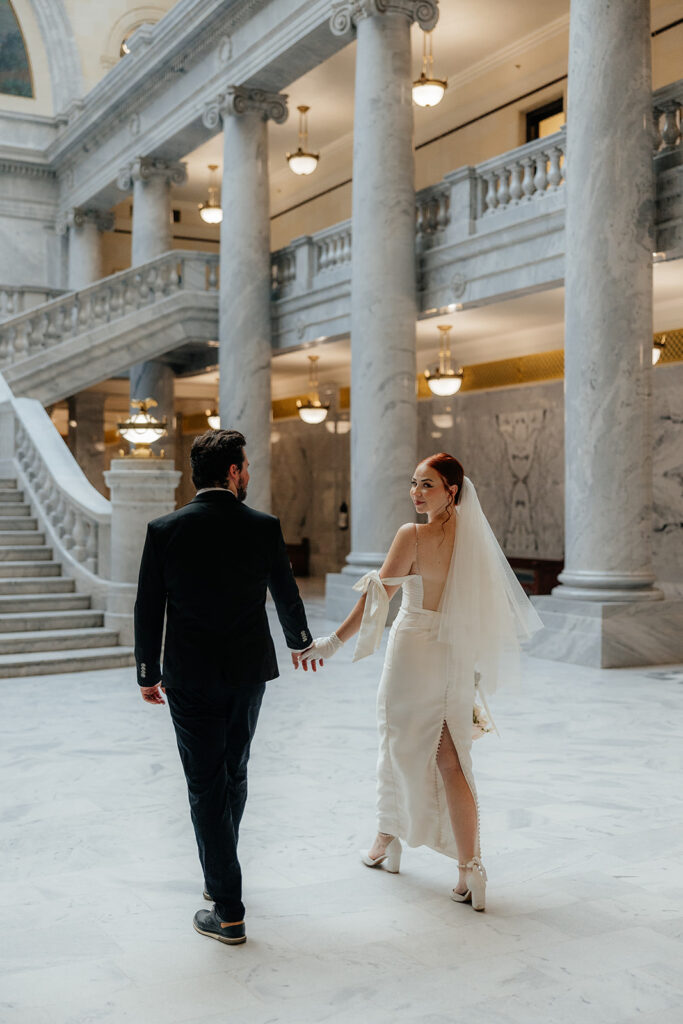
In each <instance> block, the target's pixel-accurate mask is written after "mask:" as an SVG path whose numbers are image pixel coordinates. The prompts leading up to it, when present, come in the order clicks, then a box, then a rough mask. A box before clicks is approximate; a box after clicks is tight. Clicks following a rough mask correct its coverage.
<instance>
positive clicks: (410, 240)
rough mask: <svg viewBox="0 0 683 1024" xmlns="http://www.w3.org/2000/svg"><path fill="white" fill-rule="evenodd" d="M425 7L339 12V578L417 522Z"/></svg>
mask: <svg viewBox="0 0 683 1024" xmlns="http://www.w3.org/2000/svg"><path fill="white" fill-rule="evenodd" d="M437 18H438V6H437V3H436V2H433V0H422V2H409V0H382V2H381V3H380V2H378V0H353V2H349V3H346V2H345V3H341V4H335V5H334V10H333V15H332V19H331V27H332V30H333V31H334V32H337V33H339V34H342V33H345V32H348V31H349V29H350V27H351V26H352V25H355V27H356V32H357V50H356V85H355V111H354V146H353V206H352V232H353V241H352V269H351V553H350V554H349V556H348V559H347V562H348V565H347V567H346V570H345V571H346V572H348V573H349V574H354V575H357V574H358V573H360V572H361V571H362V570H364V569H365V568H367V567H376V566H378V565H380V564H381V562H382V561H383V559H384V556H385V554H386V552H387V550H388V548H389V545H390V543H391V541H392V539H393V536H394V534H395V532H396V530H397V528H398V527H399V526H400V525H401V524H402V523H404V522H405V521H406V520H409V519H411V518H412V516H413V511H412V507H411V505H410V502H409V497H408V488H409V481H410V475H411V473H412V471H413V468H414V465H415V459H416V444H417V394H416V372H417V367H416V349H415V324H416V320H417V308H416V296H415V290H416V274H415V185H414V167H413V102H412V89H411V82H412V73H411V52H410V27H411V23H412V22H413V20H417V21H419V23H420V25H421V27H422V28H424V29H429V28H432V27H433V26H434V24H435V23H436V20H437Z"/></svg>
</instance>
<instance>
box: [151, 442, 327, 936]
mask: <svg viewBox="0 0 683 1024" xmlns="http://www.w3.org/2000/svg"><path fill="white" fill-rule="evenodd" d="M245 443H246V442H245V439H244V437H243V436H242V434H240V433H238V432H237V431H235V430H212V431H209V432H208V433H206V434H204V435H202V436H201V437H198V438H196V439H195V441H194V443H193V445H192V450H191V453H190V462H191V465H192V481H193V483H194V485H195V487H196V488H197V494H196V496H195V497H194V499H193V500H192V501H191V502H190V503H189V504H188V505H185V506H184V507H183V508H180V509H178V510H177V511H175V512H171V513H170V514H169V515H166V516H162V517H161V518H160V519H155V520H153V521H152V522H151V523H150V524H149V527H148V529H147V538H146V541H145V547H144V551H143V554H142V563H141V565H140V578H139V582H138V593H137V600H136V602H135V659H136V663H137V672H138V684H139V685H140V688H141V693H142V698H143V700H145V701H147V703H149V704H164V703H165V701H164V699H163V697H162V692H165V693H166V695H167V698H168V703H169V708H170V711H171V718H172V720H173V725H174V727H175V732H176V738H177V741H178V750H179V752H180V758H181V761H182V764H183V768H184V770H185V777H186V779H187V789H188V795H189V799H190V811H191V815H192V823H193V825H194V830H195V836H196V838H197V846H198V848H199V859H200V861H201V864H202V868H203V870H204V880H205V891H204V896H205V898H206V899H211V900H214V901H215V903H214V907H213V909H212V910H199V911H197V913H196V914H195V916H194V927H195V929H196V930H197V931H198V932H201V934H202V935H209V936H211V937H212V938H215V939H218V940H219V941H221V942H226V943H228V944H233V945H234V944H238V943H242V942H245V941H246V933H245V927H244V904H243V903H242V875H241V870H240V865H239V861H238V859H237V840H238V834H239V826H240V820H241V818H242V813H243V811H244V805H245V802H246V798H247V761H248V759H249V748H250V744H251V740H252V737H253V735H254V730H255V728H256V722H257V719H258V714H259V709H260V707H261V700H262V698H263V693H264V690H265V685H266V681H267V680H269V679H275V677H276V676H278V675H279V672H278V666H277V661H276V658H275V648H274V646H273V640H272V637H271V635H270V630H269V628H268V619H267V616H266V607H265V603H266V588H268V589H269V590H270V592H271V594H272V597H273V600H274V602H275V607H276V610H277V614H278V618H279V620H280V624H281V626H282V629H283V631H284V634H285V638H286V641H287V646H288V647H289V648H290V650H291V652H292V661H293V663H294V666H295V667H298V663H299V656H300V654H301V653H302V651H303V650H306V649H307V648H308V647H310V645H311V642H312V637H311V634H310V632H309V630H308V624H307V622H306V613H305V611H304V606H303V604H302V601H301V598H300V596H299V590H298V588H297V585H296V582H295V580H294V576H293V574H292V569H291V566H290V564H289V559H288V557H287V551H286V548H285V543H284V540H283V537H282V530H281V528H280V523H279V520H278V519H276V518H275V517H274V516H269V515H265V514H263V513H261V512H256V511H255V510H254V509H251V508H248V507H247V506H246V505H245V504H244V499H245V497H246V493H247V485H248V483H249V470H248V467H249V462H248V459H247V457H246V454H245V452H244V445H245ZM164 616H165V617H166V638H165V643H164V659H163V672H162V669H161V665H160V656H161V644H162V634H163V630H164ZM312 667H313V668H315V663H314V664H313V666H312ZM209 894H210V895H209Z"/></svg>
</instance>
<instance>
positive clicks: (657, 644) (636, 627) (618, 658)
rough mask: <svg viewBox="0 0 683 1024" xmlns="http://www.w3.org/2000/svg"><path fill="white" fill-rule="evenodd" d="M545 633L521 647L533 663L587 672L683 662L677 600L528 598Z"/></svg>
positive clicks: (682, 607)
mask: <svg viewBox="0 0 683 1024" xmlns="http://www.w3.org/2000/svg"><path fill="white" fill-rule="evenodd" d="M533 600H534V605H535V607H536V610H537V611H538V613H539V615H540V616H541V618H542V619H543V624H544V626H545V628H544V629H543V630H541V632H539V633H537V634H536V635H535V636H534V637H533V639H532V640H531V641H530V643H529V644H528V645H527V648H526V650H527V652H528V653H529V654H531V655H533V656H534V657H536V658H548V659H549V660H551V661H563V662H568V663H569V664H573V665H589V666H592V667H593V668H629V667H635V666H638V665H667V664H671V663H675V662H681V661H683V599H672V600H660V601H642V600H639V601H630V602H615V601H585V600H578V601H577V600H570V599H567V598H564V597H561V598H560V597H553V596H551V595H549V596H543V597H536V598H534V599H533Z"/></svg>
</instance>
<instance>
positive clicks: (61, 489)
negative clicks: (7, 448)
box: [14, 399, 111, 575]
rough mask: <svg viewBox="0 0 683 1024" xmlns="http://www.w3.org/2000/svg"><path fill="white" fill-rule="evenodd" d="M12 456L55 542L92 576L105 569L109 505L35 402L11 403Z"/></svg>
mask: <svg viewBox="0 0 683 1024" xmlns="http://www.w3.org/2000/svg"><path fill="white" fill-rule="evenodd" d="M14 406H15V416H14V436H15V458H16V461H17V464H18V466H19V468H20V470H21V472H22V473H23V475H24V478H25V481H26V484H27V486H28V488H29V489H30V492H31V497H32V498H33V500H34V501H35V503H36V504H37V505H38V508H39V510H40V512H41V513H42V516H43V517H44V518H45V519H46V520H47V522H48V523H49V525H50V527H51V528H52V530H53V531H54V534H55V537H56V538H57V541H58V543H59V545H60V546H61V547H62V548H63V549H64V551H65V552H68V554H69V555H70V556H71V558H73V559H74V561H76V562H77V563H78V564H79V565H80V566H82V567H83V568H84V569H87V570H88V572H90V573H93V574H94V575H98V574H99V575H104V574H106V573H107V572H108V565H107V562H108V557H107V550H108V543H109V533H110V525H111V506H110V504H109V502H108V501H106V499H105V498H103V497H102V495H101V494H99V493H98V492H97V491H95V489H94V488H93V487H91V485H90V484H89V483H88V481H87V480H86V479H85V477H84V476H83V473H82V471H81V470H80V468H79V467H78V465H77V464H76V462H75V460H74V459H73V457H72V455H71V453H70V452H69V451H68V449H67V448H66V446H65V445H64V442H63V441H62V439H61V438H60V437H59V435H58V434H57V432H56V430H55V428H54V427H53V425H52V423H51V421H50V419H49V417H48V416H47V413H46V412H45V411H44V410H43V409H42V407H41V406H40V404H39V403H38V402H35V401H33V400H31V399H18V400H16V401H15V403H14Z"/></svg>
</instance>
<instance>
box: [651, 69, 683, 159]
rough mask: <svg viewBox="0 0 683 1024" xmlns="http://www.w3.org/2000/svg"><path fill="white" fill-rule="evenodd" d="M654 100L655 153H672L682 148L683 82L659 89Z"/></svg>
mask: <svg viewBox="0 0 683 1024" xmlns="http://www.w3.org/2000/svg"><path fill="white" fill-rule="evenodd" d="M652 100H653V102H652V110H653V120H654V132H655V140H654V145H655V152H656V153H657V154H659V153H670V152H671V151H672V150H675V149H678V148H679V147H680V146H681V139H682V136H683V81H678V82H672V83H671V85H665V86H664V88H663V89H658V90H657V92H656V93H654V95H653V97H652Z"/></svg>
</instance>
